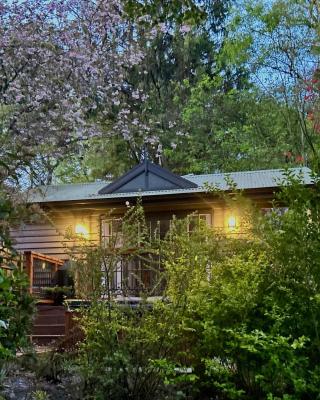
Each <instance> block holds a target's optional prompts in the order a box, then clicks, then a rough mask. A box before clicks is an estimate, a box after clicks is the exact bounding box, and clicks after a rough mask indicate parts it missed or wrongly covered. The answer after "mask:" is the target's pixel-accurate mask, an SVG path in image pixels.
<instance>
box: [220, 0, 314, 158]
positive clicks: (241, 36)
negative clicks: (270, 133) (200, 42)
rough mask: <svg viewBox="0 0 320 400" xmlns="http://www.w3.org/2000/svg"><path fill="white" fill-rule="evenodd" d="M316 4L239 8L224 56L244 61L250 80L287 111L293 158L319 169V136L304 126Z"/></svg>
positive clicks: (246, 5) (248, 3)
mask: <svg viewBox="0 0 320 400" xmlns="http://www.w3.org/2000/svg"><path fill="white" fill-rule="evenodd" d="M316 3H317V2H310V1H308V0H301V1H282V0H279V1H275V2H271V3H270V2H265V1H260V2H252V1H246V2H243V4H242V7H240V8H239V9H238V10H236V12H235V16H234V19H233V22H232V24H231V25H230V35H229V39H230V40H229V42H228V44H227V46H226V52H227V54H231V55H233V57H232V58H231V62H236V61H237V60H246V63H247V66H248V67H249V69H250V71H251V80H252V81H253V82H255V84H257V85H258V86H259V87H260V88H261V90H262V91H264V92H265V93H267V94H268V95H269V96H273V97H274V99H275V100H276V101H278V102H279V104H280V106H281V108H282V109H283V110H284V111H285V110H286V109H287V110H288V112H287V113H286V118H287V125H288V127H290V126H291V127H295V126H298V127H299V129H298V130H297V129H295V128H294V129H293V130H292V140H293V141H294V142H296V143H297V142H298V140H300V146H299V149H296V156H298V158H299V159H301V160H304V162H305V163H312V162H315V163H316V164H318V158H319V154H318V145H319V144H318V135H317V133H316V131H315V129H314V126H313V125H312V124H310V123H308V120H307V116H308V109H309V108H310V104H309V103H310V98H308V94H307V92H308V86H309V83H308V82H309V81H310V80H311V79H312V76H313V74H314V71H315V69H316V68H317V65H318V62H319V57H318V54H316V52H315V51H314V49H315V48H316V46H317V45H316V43H317V34H318V33H317V30H318V25H317V21H318V18H319V16H318V14H317V12H318V11H317V6H316ZM297 124H298V125H297ZM293 136H295V137H293Z"/></svg>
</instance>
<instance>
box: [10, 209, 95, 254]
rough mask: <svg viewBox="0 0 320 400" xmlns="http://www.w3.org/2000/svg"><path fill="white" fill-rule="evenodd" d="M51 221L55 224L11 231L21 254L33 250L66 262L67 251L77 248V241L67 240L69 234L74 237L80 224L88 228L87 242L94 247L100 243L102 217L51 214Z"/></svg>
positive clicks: (79, 214) (46, 223)
mask: <svg viewBox="0 0 320 400" xmlns="http://www.w3.org/2000/svg"><path fill="white" fill-rule="evenodd" d="M50 221H52V222H49V221H46V222H44V223H38V224H24V225H21V226H20V227H18V228H15V229H12V231H11V235H12V238H13V241H14V248H15V249H16V250H17V251H19V252H24V251H28V250H31V251H35V252H38V253H42V254H46V255H49V256H53V257H58V258H60V259H62V260H67V259H68V258H69V255H68V249H70V248H72V247H73V246H74V245H75V241H74V239H70V238H68V232H69V233H70V231H71V232H72V233H74V229H75V226H76V224H78V223H81V224H83V225H85V226H86V227H87V228H88V237H87V238H88V240H89V241H90V242H91V243H92V244H95V243H98V242H99V238H100V214H99V213H90V214H89V213H87V212H86V213H73V212H69V211H66V212H64V211H59V212H51V213H50Z"/></svg>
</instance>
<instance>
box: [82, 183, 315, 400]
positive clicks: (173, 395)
mask: <svg viewBox="0 0 320 400" xmlns="http://www.w3.org/2000/svg"><path fill="white" fill-rule="evenodd" d="M288 180H289V182H290V185H287V186H284V188H283V190H282V191H281V193H280V194H279V197H278V199H277V201H276V202H275V204H274V210H273V211H272V210H271V212H270V213H269V214H267V215H265V216H263V215H261V214H260V215H259V214H257V213H256V210H254V209H253V210H252V213H251V216H250V215H249V214H250V213H249V211H248V213H247V219H248V225H247V226H252V227H253V229H252V231H251V232H250V230H249V229H248V231H247V236H246V237H245V238H243V239H239V238H238V239H232V238H230V237H228V236H224V235H223V234H221V232H215V231H214V230H211V229H209V228H207V227H206V226H205V225H204V224H201V223H200V224H199V225H198V226H196V227H195V229H194V230H193V231H192V232H191V233H190V232H187V229H186V225H187V224H188V220H180V221H178V220H175V221H174V223H172V226H171V230H170V232H169V233H168V236H167V238H166V239H165V240H164V241H162V242H161V247H160V251H161V254H162V257H163V260H164V272H163V274H164V276H163V279H164V280H165V281H166V283H167V288H166V291H165V293H164V296H163V301H158V302H155V303H154V304H153V306H152V307H149V306H148V302H147V301H146V300H145V301H144V302H142V305H141V307H140V308H138V309H137V310H132V309H130V308H121V307H120V306H119V305H117V304H116V303H113V301H111V302H108V303H103V302H99V301H97V302H95V303H94V305H93V306H92V307H91V308H89V309H88V310H86V311H85V312H84V315H83V317H82V319H81V326H82V329H83V331H84V333H85V340H84V342H83V343H82V345H81V349H80V358H79V366H80V371H81V374H82V376H83V378H84V380H85V382H86V385H87V390H86V393H87V394H88V398H95V399H104V398H110V399H119V400H120V399H126V398H131V399H148V398H153V399H164V398H167V399H178V398H189V399H212V398H215V399H219V400H222V399H257V400H258V399H259V400H260V399H270V400H271V399H273V400H275V399H286V400H288V399H292V400H298V399H320V395H319V387H320V368H319V365H320V336H319V335H320V334H319V321H320V246H319V243H320V228H319V227H320V202H319V198H320V187H319V184H318V183H317V182H316V184H315V186H314V187H313V188H305V187H303V186H302V185H300V183H299V181H298V180H296V179H295V178H293V177H292V176H288ZM283 205H286V206H288V210H287V211H286V212H280V211H281V210H280V208H279V207H283ZM248 210H249V208H248ZM250 218H252V221H250Z"/></svg>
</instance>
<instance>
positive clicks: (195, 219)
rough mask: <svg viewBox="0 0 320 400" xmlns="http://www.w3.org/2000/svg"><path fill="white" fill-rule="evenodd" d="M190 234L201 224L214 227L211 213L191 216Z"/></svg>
mask: <svg viewBox="0 0 320 400" xmlns="http://www.w3.org/2000/svg"><path fill="white" fill-rule="evenodd" d="M189 220H190V222H189V224H188V232H192V231H193V230H194V229H195V228H196V227H197V226H199V224H200V223H201V222H202V223H203V222H205V223H206V224H207V226H211V225H212V215H211V214H210V213H199V214H194V215H190V216H189Z"/></svg>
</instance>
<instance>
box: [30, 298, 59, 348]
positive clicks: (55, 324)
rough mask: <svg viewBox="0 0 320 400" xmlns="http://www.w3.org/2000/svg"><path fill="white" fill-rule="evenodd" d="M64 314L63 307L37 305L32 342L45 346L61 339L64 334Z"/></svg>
mask: <svg viewBox="0 0 320 400" xmlns="http://www.w3.org/2000/svg"><path fill="white" fill-rule="evenodd" d="M65 312H66V309H65V307H63V306H54V305H47V304H38V305H37V315H36V317H35V320H34V323H33V328H32V334H31V339H32V342H33V343H35V344H37V345H40V346H45V345H49V344H50V343H52V342H54V341H57V340H59V339H63V338H64V337H65V333H66V316H65Z"/></svg>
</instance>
